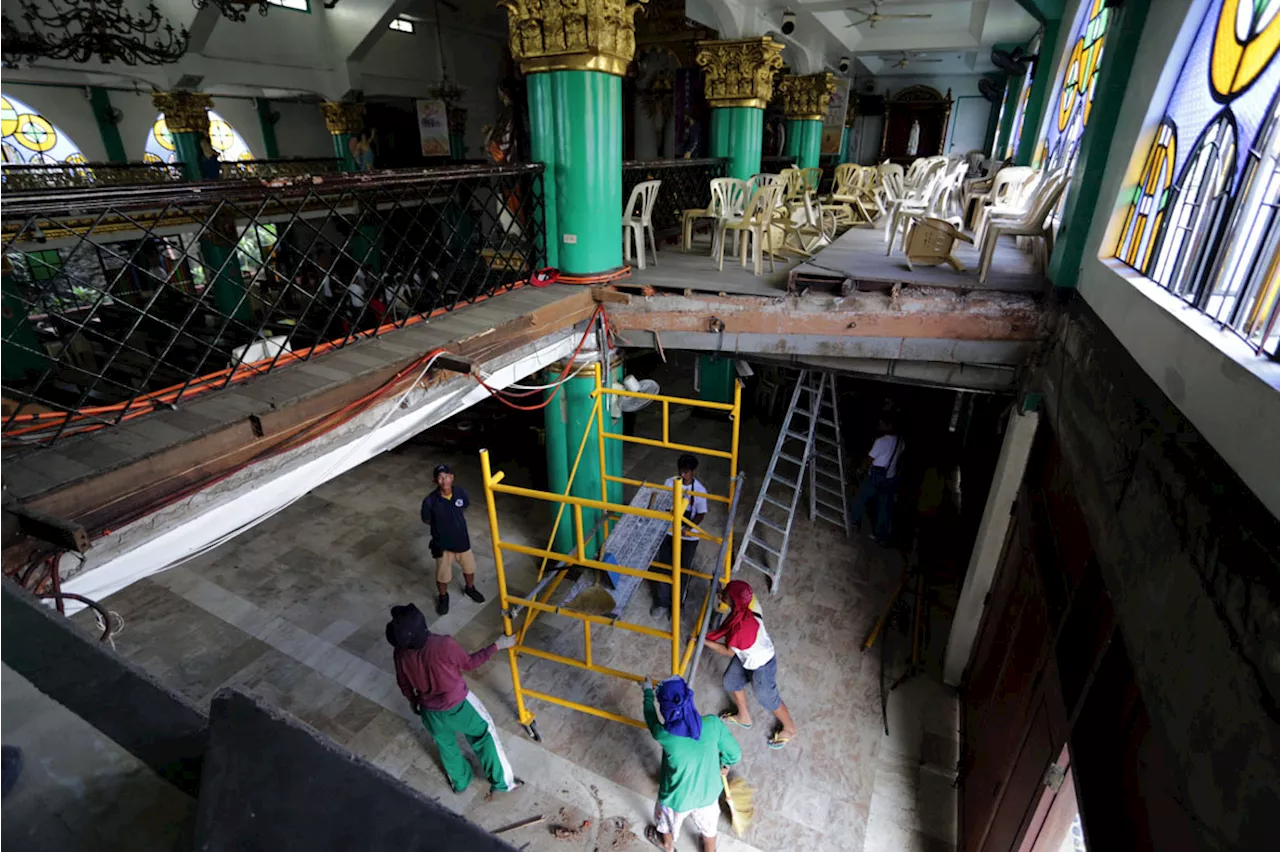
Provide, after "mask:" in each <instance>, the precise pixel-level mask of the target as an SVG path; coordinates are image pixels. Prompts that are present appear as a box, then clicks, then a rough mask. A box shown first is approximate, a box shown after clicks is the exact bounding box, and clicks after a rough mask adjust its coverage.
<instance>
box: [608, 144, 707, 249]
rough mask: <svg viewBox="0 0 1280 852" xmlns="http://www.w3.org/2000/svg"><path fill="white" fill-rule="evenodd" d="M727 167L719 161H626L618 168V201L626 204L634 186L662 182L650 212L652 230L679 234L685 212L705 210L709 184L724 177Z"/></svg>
mask: <svg viewBox="0 0 1280 852" xmlns="http://www.w3.org/2000/svg"><path fill="white" fill-rule="evenodd" d="M727 164H728V161H727V160H719V159H704V160H629V161H627V162H625V163H623V164H622V201H623V203H624V204H625V203H626V202H627V199H629V198H630V197H631V190H632V189H634V188H635V186H636V184H638V183H642V182H643V181H646V180H660V181H662V186H661V187H660V188H659V189H658V200H657V202H656V206H655V207H654V208H653V228H654V230H655V231H657V232H658V233H661V234H676V233H679V232H680V216H681V214H682V213H683V212H684V211H685V210H692V209H705V208H706V207H707V206H708V205H710V204H711V180H712V178H718V177H724V176H725V170H726V167H727Z"/></svg>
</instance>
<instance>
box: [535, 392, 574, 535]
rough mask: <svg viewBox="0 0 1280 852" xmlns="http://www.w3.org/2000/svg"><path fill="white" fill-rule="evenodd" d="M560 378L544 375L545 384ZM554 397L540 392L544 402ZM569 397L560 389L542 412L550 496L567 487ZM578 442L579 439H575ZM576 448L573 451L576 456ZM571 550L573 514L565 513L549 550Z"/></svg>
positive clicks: (554, 510) (553, 513)
mask: <svg viewBox="0 0 1280 852" xmlns="http://www.w3.org/2000/svg"><path fill="white" fill-rule="evenodd" d="M559 375H560V372H559V370H556V369H554V368H549V369H548V370H546V372H544V373H543V380H544V382H552V381H554V380H555V379H556V378H558V377H559ZM552 393H555V391H553V390H546V391H543V394H542V395H543V399H546V398H548V397H550V396H551V395H552ZM567 398H568V393H567V391H566V389H565V388H563V387H562V388H560V391H559V393H555V398H554V399H552V400H551V402H550V403H549V404H548V405H547V406H546V407H545V408H543V409H542V420H543V428H544V430H545V431H544V433H543V434H544V435H545V436H546V445H547V490H548V491H550V492H551V493H553V494H563V493H564V489H565V488H566V486H567V485H568V484H569V464H570V455H569V408H568V404H567V402H566V400H567ZM578 437H579V439H581V437H582V436H581V435H579V436H578ZM577 450H578V447H577V445H576V444H575V445H574V447H573V451H574V452H575V453H576V452H577ZM559 510H560V504H558V503H554V504H552V505H551V516H550V518H549V519H548V523H552V524H554V523H555V520H556V514H557V513H558V512H559ZM572 547H573V514H572V513H571V512H570V511H569V510H568V509H565V511H564V513H563V515H562V516H561V518H560V526H558V527H556V537H555V539H554V541H553V542H552V546H551V549H552V550H555V551H556V552H558V553H568V552H570V549H571V548H572Z"/></svg>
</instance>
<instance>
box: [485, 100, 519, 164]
mask: <svg viewBox="0 0 1280 852" xmlns="http://www.w3.org/2000/svg"><path fill="white" fill-rule="evenodd" d="M509 85H510V84H509V81H506V80H504V81H503V82H501V83H499V84H498V104H499V106H498V118H497V120H495V121H494V123H493V124H492V125H491V126H487V127H485V128H484V131H485V137H484V150H485V153H486V154H487V155H488V156H489V159H490V160H492V161H493V162H494V163H496V164H497V165H500V166H501V165H503V164H504V163H510V162H514V161H515V160H516V154H517V151H516V148H517V138H516V108H515V101H514V99H513V98H512V97H511V91H510V89H509Z"/></svg>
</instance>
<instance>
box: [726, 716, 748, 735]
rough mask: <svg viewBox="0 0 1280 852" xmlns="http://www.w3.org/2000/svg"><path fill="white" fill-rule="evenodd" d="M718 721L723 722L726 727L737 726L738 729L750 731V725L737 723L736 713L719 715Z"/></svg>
mask: <svg viewBox="0 0 1280 852" xmlns="http://www.w3.org/2000/svg"><path fill="white" fill-rule="evenodd" d="M720 721H721V722H724V723H725V724H726V725H737V726H738V727H739V728H746V729H747V730H748V731H749V730H751V726H750V725H744V724H742V723H741V722H739V721H738V714H737V713H721V714H720Z"/></svg>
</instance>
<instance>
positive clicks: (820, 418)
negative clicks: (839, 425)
mask: <svg viewBox="0 0 1280 852" xmlns="http://www.w3.org/2000/svg"><path fill="white" fill-rule="evenodd" d="M818 422H819V423H821V424H822V425H823V426H830V427H831V428H832V429H834V428H835V427H836V424H835V422H834V421H831V420H828V419H827V418H825V417H823V416H821V415H819V416H818Z"/></svg>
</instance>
